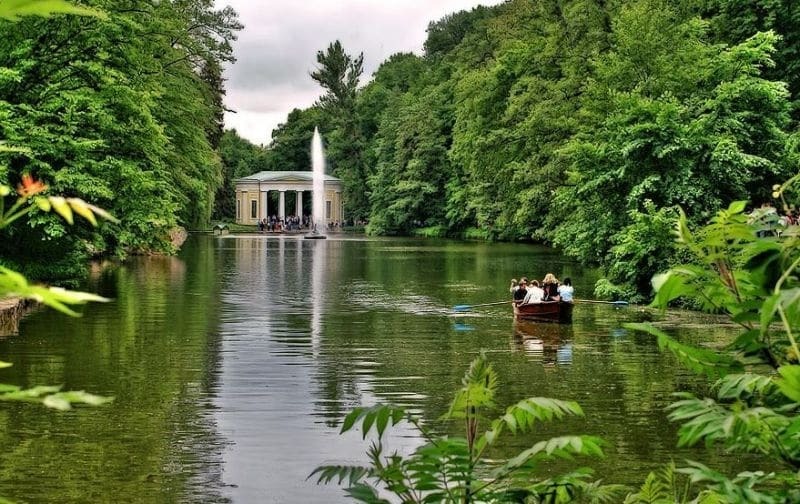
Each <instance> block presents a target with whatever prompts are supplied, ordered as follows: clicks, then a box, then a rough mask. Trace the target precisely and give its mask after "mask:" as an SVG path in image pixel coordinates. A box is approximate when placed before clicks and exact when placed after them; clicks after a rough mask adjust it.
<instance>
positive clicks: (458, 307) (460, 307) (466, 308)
mask: <svg viewBox="0 0 800 504" xmlns="http://www.w3.org/2000/svg"><path fill="white" fill-rule="evenodd" d="M470 308H472V305H468V304H460V305H455V306H454V307H453V311H469V310H470Z"/></svg>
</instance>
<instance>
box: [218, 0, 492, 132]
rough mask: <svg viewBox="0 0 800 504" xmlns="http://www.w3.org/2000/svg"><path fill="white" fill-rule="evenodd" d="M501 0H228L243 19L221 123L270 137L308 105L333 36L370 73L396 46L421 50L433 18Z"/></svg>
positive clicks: (315, 93)
mask: <svg viewBox="0 0 800 504" xmlns="http://www.w3.org/2000/svg"><path fill="white" fill-rule="evenodd" d="M498 3H501V0H484V1H479V0H304V1H301V2H284V1H279V0H271V1H267V2H264V1H258V0H229V1H227V2H224V1H219V0H218V1H217V5H218V6H222V5H225V4H228V5H231V6H232V7H233V8H234V9H235V10H236V11H237V12H238V13H239V19H240V21H241V22H242V23H243V24H244V25H245V28H244V30H242V31H241V32H240V33H239V40H238V41H236V42H235V43H234V52H235V56H236V58H237V62H236V63H235V64H233V65H230V66H228V67H227V68H226V69H225V77H226V78H227V82H226V90H227V95H226V100H225V103H226V106H227V107H228V108H230V109H233V110H235V111H236V113H227V114H226V115H225V124H226V127H229V128H236V130H237V132H238V133H239V134H240V135H242V136H243V137H245V138H247V139H249V140H251V141H252V142H255V143H258V144H261V143H267V142H268V141H269V138H270V135H271V132H272V130H273V129H274V128H275V127H276V126H277V125H278V124H279V123H281V122H283V121H285V120H286V116H287V114H288V113H289V112H290V111H291V110H292V109H294V108H305V107H308V106H310V105H312V104H313V103H314V102H315V101H316V99H317V98H318V97H319V96H320V95H321V94H322V89H321V88H320V87H319V86H318V85H317V83H316V82H314V81H313V80H312V79H311V77H310V76H309V73H310V72H311V71H313V70H314V68H315V65H316V54H317V51H320V50H324V49H325V48H326V47H327V46H328V44H330V43H331V42H333V41H334V40H337V39H338V40H341V41H342V44H343V45H344V47H345V50H346V51H347V52H348V53H349V54H351V55H356V54H358V53H359V52H363V53H364V75H365V77H366V78H368V77H369V76H370V75H372V73H373V72H374V71H375V70H377V68H378V66H379V65H380V63H381V62H383V61H384V60H386V59H387V58H388V57H389V56H391V55H392V54H394V53H397V52H401V51H405V52H408V51H413V52H416V53H421V51H422V44H423V42H424V41H425V36H426V34H425V29H426V28H427V26H428V23H429V22H430V21H435V20H438V19H441V18H442V17H444V16H445V15H447V14H450V13H453V12H457V11H459V10H464V9H471V8H473V7H475V6H476V5H479V4H483V5H495V4H498Z"/></svg>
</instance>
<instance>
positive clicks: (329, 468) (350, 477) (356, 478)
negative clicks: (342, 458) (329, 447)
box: [306, 465, 373, 486]
mask: <svg viewBox="0 0 800 504" xmlns="http://www.w3.org/2000/svg"><path fill="white" fill-rule="evenodd" d="M315 475H319V477H318V478H317V484H320V483H324V484H326V485H327V484H328V483H330V482H331V481H333V480H334V479H335V480H336V484H337V485H341V484H342V482H343V481H347V485H350V486H352V485H355V484H356V483H358V482H360V481H361V480H362V479H364V478H367V477H371V476H372V475H373V472H372V469H370V468H369V467H362V466H346V465H325V466H319V467H317V468H316V469H314V471H313V472H312V473H311V474H309V475H308V478H306V479H311V478H312V477H313V476H315Z"/></svg>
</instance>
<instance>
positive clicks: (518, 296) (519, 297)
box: [514, 277, 528, 304]
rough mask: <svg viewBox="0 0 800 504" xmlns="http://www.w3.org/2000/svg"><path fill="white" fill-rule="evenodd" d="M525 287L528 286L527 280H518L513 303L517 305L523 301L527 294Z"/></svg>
mask: <svg viewBox="0 0 800 504" xmlns="http://www.w3.org/2000/svg"><path fill="white" fill-rule="evenodd" d="M527 286H528V279H527V278H525V277H522V278H520V279H519V285H518V286H517V290H515V291H514V302H515V303H517V304H519V303H521V302H522V301H523V300H524V299H525V296H526V295H527V294H528V288H527Z"/></svg>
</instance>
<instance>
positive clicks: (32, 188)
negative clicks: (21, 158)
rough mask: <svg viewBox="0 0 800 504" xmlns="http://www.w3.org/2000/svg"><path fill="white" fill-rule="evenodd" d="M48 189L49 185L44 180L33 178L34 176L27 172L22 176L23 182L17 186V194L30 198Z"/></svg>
mask: <svg viewBox="0 0 800 504" xmlns="http://www.w3.org/2000/svg"><path fill="white" fill-rule="evenodd" d="M46 190H47V185H45V183H44V182H42V181H41V180H33V177H31V176H30V175H27V174H26V175H23V176H22V183H21V184H19V185H18V186H17V194H19V195H20V196H22V197H23V198H30V197H31V196H34V195H36V194H39V193H40V192H43V191H46Z"/></svg>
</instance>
